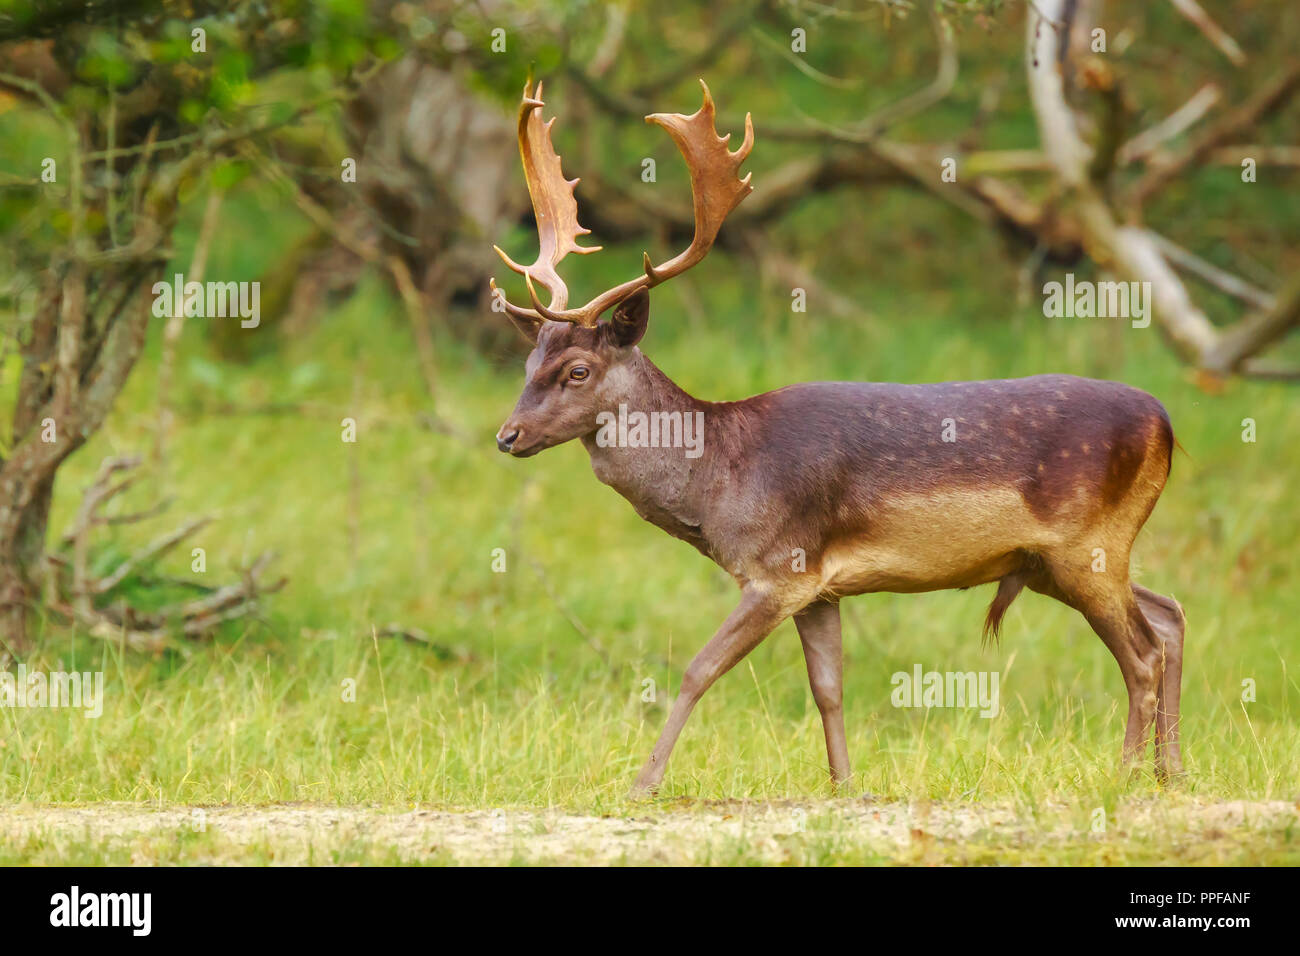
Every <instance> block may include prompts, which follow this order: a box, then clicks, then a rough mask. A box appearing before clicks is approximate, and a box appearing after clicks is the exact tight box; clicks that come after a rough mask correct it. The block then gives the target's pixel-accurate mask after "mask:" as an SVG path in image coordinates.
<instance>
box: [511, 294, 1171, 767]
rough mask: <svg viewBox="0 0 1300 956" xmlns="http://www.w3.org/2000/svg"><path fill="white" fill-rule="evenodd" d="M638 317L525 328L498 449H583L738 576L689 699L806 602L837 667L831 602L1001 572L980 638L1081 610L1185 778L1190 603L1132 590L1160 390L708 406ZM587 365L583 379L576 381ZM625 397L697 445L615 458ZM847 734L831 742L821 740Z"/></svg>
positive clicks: (804, 394) (641, 299) (617, 484)
mask: <svg viewBox="0 0 1300 956" xmlns="http://www.w3.org/2000/svg"><path fill="white" fill-rule="evenodd" d="M647 319H648V300H647V297H646V296H645V294H644V293H640V294H638V295H637V296H633V297H632V298H631V299H630V300H627V301H625V302H624V303H623V304H622V305H620V306H619V309H618V310H617V311H616V312H615V315H614V317H613V320H612V321H611V322H608V323H602V324H600V325H599V326H597V327H596V328H583V327H577V326H573V325H567V324H562V323H545V324H544V325H539V326H537V327H536V328H534V329H533V330H532V331H533V334H535V336H536V348H535V349H534V351H533V353H532V354H531V355H530V356H529V359H528V365H527V381H526V384H525V387H524V390H523V393H522V394H521V396H520V399H519V403H518V405H517V406H516V408H515V411H514V413H513V414H512V416H511V418H510V419H509V420H508V421H507V422H506V424H505V425H504V426H502V429H501V432H500V433H499V435H498V443H499V444H500V445H501V446H502V448H503V450H507V451H510V452H511V453H512V454H515V455H517V456H521V457H525V456H529V455H532V454H536V453H537V452H538V451H541V450H542V449H543V448H547V447H551V446H553V445H556V444H559V443H561V442H564V441H568V440H570V439H573V438H578V439H580V440H581V441H582V442H583V444H584V446H585V447H586V448H587V451H588V452H589V453H590V455H591V461H592V468H593V470H594V471H595V473H596V476H597V478H599V479H600V480H601V481H602V482H604V483H605V484H607V485H610V486H611V487H612V488H614V489H615V490H616V491H618V492H619V494H621V495H623V497H625V498H626V499H627V500H628V501H629V502H631V504H632V505H633V507H634V508H636V510H637V512H638V514H640V515H641V516H642V517H643V518H645V519H646V520H647V521H650V522H651V523H653V524H655V525H657V526H658V527H660V528H662V529H663V530H665V531H667V532H668V533H669V534H671V535H673V536H674V537H677V538H680V539H682V540H684V541H687V542H689V543H690V544H691V545H693V546H694V547H696V548H697V549H699V550H700V552H701V553H703V554H705V555H707V556H708V557H709V558H711V559H712V560H713V561H715V562H717V563H718V564H719V565H720V566H721V567H722V568H724V569H725V570H726V571H727V572H728V573H729V574H731V576H732V577H733V578H734V579H735V580H736V582H737V584H738V585H739V586H740V587H741V589H742V594H743V595H744V600H742V604H741V607H740V608H738V609H737V612H736V615H733V618H734V619H735V620H734V621H733V620H732V619H729V621H728V624H727V625H724V627H723V629H722V630H720V631H719V632H718V635H716V636H715V638H714V641H712V642H710V644H709V646H708V647H706V649H705V651H703V652H701V656H700V657H699V658H697V660H696V661H695V662H693V663H692V665H691V668H688V674H687V677H688V678H691V680H690V686H691V687H693V688H696V687H697V688H698V692H699V693H703V690H704V689H707V687H708V685H709V683H711V682H712V680H713V679H716V677H717V676H719V675H720V674H721V673H723V672H725V670H726V669H727V668H728V667H730V666H731V665H732V664H734V663H735V661H737V660H739V659H740V657H742V656H743V655H744V653H746V652H747V651H748V649H749V648H750V647H752V646H753V644H756V643H757V642H758V641H761V640H762V638H763V637H765V636H766V634H767V633H768V632H769V631H770V630H771V629H772V628H773V627H775V625H776V624H777V623H778V622H779V621H780V620H782V619H784V618H786V617H789V616H791V615H796V616H797V615H799V614H801V613H804V612H805V611H806V609H808V608H810V607H813V606H819V607H827V608H833V609H834V611H833V613H834V615H835V616H836V622H835V626H834V627H833V628H832V627H831V626H830V624H829V623H822V622H821V617H820V616H819V617H818V618H817V621H818V623H817V624H816V625H815V626H814V625H813V624H809V625H808V629H809V634H810V635H812V636H811V637H810V638H809V640H810V641H812V642H813V643H812V644H811V645H809V644H808V642H807V641H806V642H805V644H806V647H805V650H806V651H809V652H810V653H813V652H816V653H819V654H822V655H823V656H824V655H826V654H829V653H830V652H829V651H826V650H824V649H822V648H823V645H825V646H829V645H830V644H831V643H832V636H831V635H832V634H833V643H834V645H835V648H836V650H835V654H838V640H839V638H838V633H839V631H838V605H837V602H838V601H839V599H840V598H841V597H844V596H847V595H852V594H863V593H868V592H873V591H896V592H917V591H931V590H939V589H944V588H965V587H971V586H974V585H979V584H985V583H990V582H994V581H997V582H999V583H998V591H997V594H996V595H995V597H994V599H993V602H992V605H991V606H990V608H989V612H988V616H987V618H986V620H985V624H984V635H985V639H986V640H987V639H988V637H989V636H990V635H991V636H993V637H996V636H997V634H998V631H999V628H1000V626H1001V623H1002V618H1003V616H1004V614H1005V613H1006V610H1007V608H1008V607H1009V606H1010V604H1011V602H1012V601H1013V600H1014V599H1015V597H1016V596H1017V595H1018V594H1019V593H1020V591H1021V590H1022V589H1023V588H1024V587H1025V586H1026V585H1027V586H1028V587H1029V588H1030V589H1031V590H1035V591H1038V592H1040V593H1044V594H1048V595H1050V596H1052V597H1054V598H1056V599H1058V600H1061V601H1063V602H1065V603H1066V604H1069V605H1070V606H1071V607H1074V608H1076V609H1077V610H1079V611H1080V612H1081V613H1082V614H1083V615H1084V616H1085V617H1086V618H1087V619H1088V621H1089V623H1090V624H1092V626H1093V627H1094V629H1095V630H1096V631H1097V633H1098V634H1099V636H1101V637H1102V639H1103V641H1104V642H1105V643H1106V645H1107V647H1109V648H1110V650H1111V651H1112V653H1113V654H1114V655H1115V657H1116V660H1117V661H1118V662H1119V664H1120V668H1121V672H1122V673H1123V675H1124V679H1125V684H1126V686H1127V688H1128V690H1129V697H1130V711H1129V727H1128V731H1127V733H1126V735H1125V751H1124V752H1125V756H1126V758H1131V757H1132V756H1134V755H1135V754H1136V752H1137V751H1138V749H1139V748H1140V746H1141V743H1142V741H1143V740H1144V739H1145V734H1146V729H1147V727H1148V726H1149V724H1150V723H1151V721H1152V720H1155V719H1156V717H1157V714H1156V709H1157V705H1156V702H1157V698H1158V697H1162V696H1163V697H1164V698H1166V699H1169V700H1171V701H1172V702H1173V704H1174V707H1173V710H1172V712H1171V713H1169V714H1166V718H1167V719H1165V720H1164V723H1163V725H1162V726H1163V728H1164V732H1165V733H1164V738H1165V746H1164V749H1163V750H1162V751H1161V752H1160V753H1161V760H1162V763H1161V766H1162V769H1163V770H1167V771H1177V770H1178V769H1179V763H1178V744H1177V710H1176V703H1177V688H1176V687H1173V688H1170V687H1169V686H1168V677H1169V671H1168V669H1167V668H1166V667H1165V661H1166V659H1167V658H1169V657H1170V656H1171V655H1173V654H1174V653H1176V655H1177V658H1178V661H1179V668H1181V653H1182V615H1181V610H1178V611H1177V613H1176V614H1175V611H1174V609H1176V608H1177V604H1176V602H1173V601H1172V599H1169V598H1163V597H1161V596H1160V595H1155V594H1154V592H1148V591H1145V589H1140V590H1139V589H1138V588H1137V586H1136V585H1132V586H1130V582H1129V579H1128V568H1129V552H1130V549H1131V547H1132V544H1133V541H1134V539H1135V538H1136V537H1137V533H1138V531H1139V530H1140V529H1141V527H1142V525H1143V523H1144V522H1145V521H1146V519H1147V517H1148V516H1149V515H1150V513H1151V510H1152V508H1153V507H1154V506H1155V502H1156V499H1157V498H1158V497H1159V495H1160V492H1161V490H1162V489H1163V487H1164V484H1165V481H1166V479H1167V477H1168V475H1169V470H1170V457H1171V452H1172V449H1173V442H1174V439H1173V430H1172V427H1171V426H1170V422H1169V417H1168V415H1167V414H1166V412H1165V409H1164V408H1163V406H1161V404H1160V403H1159V402H1158V401H1156V399H1154V398H1152V397H1151V396H1150V395H1148V394H1146V393H1145V392H1142V391H1139V390H1137V389H1134V388H1130V387H1128V386H1126V385H1121V384H1117V383H1114V382H1103V381H1095V380H1092V379H1084V378H1076V377H1073V376H1068V375H1041V376H1035V377H1032V378H1024V379H1010V380H999V381H983V382H945V383H940V384H934V385H894V384H877V383H856V382H815V383H810V384H804V385H792V386H789V387H787V388H782V389H778V390H777V391H774V392H767V393H764V394H762V395H756V396H754V397H753V398H748V399H744V400H742V401H738V402H706V401H700V400H698V399H695V398H693V397H691V396H690V395H688V394H686V392H684V391H682V389H680V388H678V387H677V385H676V384H674V383H673V382H672V381H671V380H670V379H669V378H668V377H667V376H666V375H664V374H663V373H662V372H661V371H660V370H659V369H658V368H656V367H655V366H654V364H653V363H652V362H651V361H650V360H649V359H648V358H646V356H645V355H644V354H642V353H641V351H640V350H639V349H638V348H637V347H636V342H637V341H638V340H639V339H640V338H641V335H642V334H643V332H644V330H645V324H646V321H647ZM575 365H581V366H583V367H584V368H586V369H589V371H590V374H589V375H588V376H586V377H585V379H584V380H582V381H573V380H572V379H571V377H570V374H571V371H572V369H573V368H574V367H575ZM620 404H626V405H627V406H628V407H629V408H630V409H632V410H636V411H643V412H651V411H654V412H659V411H669V412H681V413H683V414H690V413H694V412H697V411H699V412H703V414H704V445H703V454H702V455H701V456H700V457H699V458H696V459H690V458H687V457H685V456H684V454H683V451H682V450H681V449H680V448H624V447H602V446H601V445H600V444H599V443H598V442H597V440H596V436H597V418H596V416H597V415H598V413H600V412H602V411H614V410H616V409H617V408H618V407H619V405H620ZM945 427H949V428H953V427H955V429H956V440H955V441H945V440H944V431H945ZM1098 549H1100V550H1098ZM1099 554H1100V555H1102V556H1103V557H1104V564H1105V567H1104V569H1100V559H1099V558H1098V557H1097V555H1099ZM800 555H802V563H801V562H800V560H799V558H798V556H800ZM825 613H827V614H829V613H832V612H831V611H827V612H825ZM823 616H824V615H823ZM1152 616H1156V617H1158V619H1159V621H1158V623H1154V622H1153V621H1152V620H1151V618H1152ZM802 633H804V632H803V631H802V630H801V634H802ZM1175 644H1176V645H1177V646H1176V648H1175V647H1174V645H1175ZM810 648H811V650H810ZM828 659H829V658H828ZM692 668H694V669H695V670H694V672H693V671H692ZM816 673H817V674H820V675H831V674H835V675H837V674H838V670H837V669H836V668H833V667H831V666H830V665H829V664H826V665H825V666H819V667H818V668H817V669H816ZM693 674H694V677H692V675H693ZM813 674H814V669H813V668H812V666H811V663H810V677H812V676H813ZM695 678H698V679H695ZM822 680H823V684H822V686H821V687H820V689H819V687H818V685H817V682H816V680H814V692H815V693H820V694H821V695H822V698H827V697H828V695H831V694H832V693H833V691H832V689H831V687H830V685H829V684H828V683H827V682H829V681H831V680H832V678H830V677H826V676H823V677H822ZM834 681H835V682H836V686H838V677H837V676H836V677H835V678H834ZM689 696H691V695H688V697H689ZM693 702H694V701H693V700H690V703H689V704H688V705H684V707H685V710H684V711H683V712H681V713H679V712H678V711H677V709H676V708H675V709H674V715H673V717H672V718H671V719H670V722H669V727H668V729H667V730H665V734H664V737H663V738H661V740H660V745H659V746H657V747H656V751H655V755H653V756H652V758H651V761H650V763H648V764H647V767H646V770H644V771H643V772H642V775H641V777H640V778H638V779H639V785H640V786H644V787H648V786H653V785H657V783H658V780H659V778H660V777H662V773H663V771H662V761H663V760H666V759H667V752H668V751H669V750H671V746H672V742H673V740H675V738H676V734H677V732H678V731H679V730H680V725H681V724H682V723H684V721H685V714H687V713H689V709H690V706H693ZM1162 713H1163V711H1162ZM823 716H824V717H825V714H824V715H823ZM827 727H828V734H830V733H831V729H830V728H831V724H829V723H828V725H827ZM840 743H842V742H841V741H832V740H831V739H830V737H828V746H831V745H832V744H835V745H836V746H838V745H839V744H840ZM841 749H842V748H841ZM831 753H832V771H833V772H834V773H836V775H837V776H840V775H841V774H840V771H841V770H844V771H847V766H846V761H844V762H843V763H844V764H845V765H844V766H839V767H837V766H836V762H837V757H836V755H835V754H836V750H835V748H834V747H832V750H831Z"/></svg>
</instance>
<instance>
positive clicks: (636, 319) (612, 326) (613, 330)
mask: <svg viewBox="0 0 1300 956" xmlns="http://www.w3.org/2000/svg"><path fill="white" fill-rule="evenodd" d="M649 321H650V293H649V291H647V290H646V289H638V290H637V291H635V292H633V293H632V294H631V295H630V296H628V297H627V298H626V299H624V300H623V301H622V302H620V303H619V304H618V305H616V306H615V307H614V314H613V316H611V317H610V320H609V331H610V334H611V335H612V336H613V339H614V342H615V343H616V344H618V345H620V346H623V347H624V348H626V347H627V346H629V345H636V344H637V343H638V342H640V341H641V336H643V335H645V329H646V325H647V324H648V323H649Z"/></svg>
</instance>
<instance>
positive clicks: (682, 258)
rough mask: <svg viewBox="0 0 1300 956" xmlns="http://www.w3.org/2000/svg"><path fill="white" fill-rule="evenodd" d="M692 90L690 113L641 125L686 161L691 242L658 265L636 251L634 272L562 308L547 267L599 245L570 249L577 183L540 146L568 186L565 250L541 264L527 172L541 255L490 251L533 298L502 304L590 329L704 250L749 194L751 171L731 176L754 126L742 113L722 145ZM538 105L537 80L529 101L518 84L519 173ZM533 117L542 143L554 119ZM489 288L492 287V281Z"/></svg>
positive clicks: (712, 110)
mask: <svg viewBox="0 0 1300 956" xmlns="http://www.w3.org/2000/svg"><path fill="white" fill-rule="evenodd" d="M700 88H701V90H702V91H703V93H704V102H703V103H702V104H701V106H700V108H699V109H698V110H696V111H695V112H694V113H692V114H691V115H690V116H683V115H682V114H680V113H652V114H650V115H649V116H647V117H646V118H645V119H646V122H647V123H654V124H655V125H657V126H661V127H663V129H664V130H666V131H667V133H668V135H669V136H670V137H672V140H673V142H674V143H676V145H677V149H678V151H679V152H681V154H682V158H683V159H685V160H686V165H687V168H688V169H689V170H690V175H691V196H692V201H693V205H694V212H695V235H694V237H693V238H692V239H691V244H690V245H689V246H687V248H686V249H684V250H683V251H682V252H680V253H678V254H677V255H676V256H674V257H673V258H671V259H669V260H668V261H667V262H665V263H663V264H662V265H658V266H656V265H654V264H653V263H652V262H651V261H650V255H649V253H643V254H642V275H639V276H637V277H636V278H634V279H629V280H628V281H626V282H624V283H622V284H621V285H617V286H615V287H614V288H612V289H608V290H607V291H605V292H602V293H601V294H600V295H598V296H596V298H594V299H592V300H591V301H590V302H588V303H587V304H586V305H584V306H581V307H580V308H576V309H565V308H564V306H565V303H566V300H567V297H568V289H567V288H566V287H565V285H564V283H563V281H561V279H560V277H559V275H558V274H556V272H555V268H554V266H555V264H556V263H558V262H559V260H560V259H562V258H563V257H564V255H565V254H566V253H568V252H581V253H586V252H595V251H596V249H599V248H600V247H599V246H596V247H594V248H584V247H581V246H578V245H577V244H576V242H575V241H574V240H576V238H577V236H578V235H583V234H586V233H587V232H588V230H586V229H583V228H582V227H581V226H579V225H578V221H577V203H576V201H574V200H573V186H574V185H576V184H577V180H576V179H575V180H573V181H572V182H568V181H565V180H563V177H562V176H560V172H559V170H560V166H559V158H558V157H555V154H554V150H553V149H548V152H549V155H550V156H551V157H554V159H553V169H554V174H555V175H556V176H560V180H561V181H562V182H565V183H566V185H567V186H568V190H567V192H565V193H564V194H563V195H564V196H565V197H567V200H568V204H567V205H564V206H563V211H565V212H568V211H570V210H571V219H569V220H566V223H567V224H570V225H571V226H572V231H570V230H569V229H567V228H566V229H563V230H560V231H559V232H558V233H556V235H557V236H558V237H559V238H563V237H564V236H569V240H568V242H569V245H568V247H567V248H566V247H564V246H562V245H558V244H557V245H556V246H554V248H555V249H561V250H562V251H560V252H559V254H558V255H555V256H553V257H552V258H550V260H549V265H548V264H547V261H546V260H547V249H548V247H547V238H548V237H547V234H546V233H545V232H544V231H543V219H542V209H541V208H539V207H538V203H537V197H536V194H535V193H534V191H533V182H534V179H535V176H533V175H529V193H530V194H533V195H534V200H533V204H534V209H536V210H537V213H538V216H537V228H538V233H539V235H540V236H541V239H542V246H543V249H542V254H541V255H539V256H538V260H537V262H536V263H534V264H533V265H532V266H528V267H522V266H520V265H518V264H517V263H515V262H513V261H512V260H511V259H510V257H509V256H507V255H506V254H505V253H504V252H502V251H501V250H500V249H497V252H498V254H500V256H501V258H502V259H503V260H504V261H505V263H506V265H507V266H509V267H510V268H511V269H513V270H514V271H515V272H518V273H520V274H522V275H523V276H524V279H525V282H526V283H527V285H528V295H529V298H530V299H531V300H532V303H533V308H532V309H531V310H530V309H521V308H519V307H518V306H514V305H511V304H510V303H509V302H506V303H505V306H506V309H507V311H508V312H509V313H510V314H511V315H512V316H515V317H516V318H527V319H531V320H534V321H537V320H541V319H551V320H553V321H560V322H575V323H577V324H579V325H585V326H594V325H595V324H596V323H597V321H599V319H600V316H601V315H602V314H603V313H604V312H605V311H606V310H608V309H609V308H610V307H611V306H614V305H616V304H618V303H619V302H621V301H622V300H623V299H625V298H627V297H628V296H629V295H631V294H632V293H634V292H637V291H638V290H640V289H648V288H651V287H653V286H656V285H658V284H659V283H661V282H665V281H667V280H668V279H671V278H673V277H674V276H678V275H681V274H682V273H683V272H685V271H686V270H687V269H689V268H691V266H694V265H695V264H697V263H698V262H699V261H700V260H701V259H703V258H704V257H705V256H706V255H707V254H708V252H709V250H710V249H711V248H712V247H713V243H714V241H715V240H716V239H717V237H718V230H719V229H721V228H722V223H723V221H724V220H725V219H726V218H727V216H728V215H730V213H731V211H732V210H733V209H735V208H736V207H737V206H738V205H740V203H741V201H742V200H744V198H745V197H746V196H748V195H749V194H750V193H751V192H753V188H754V187H753V186H751V185H750V178H751V175H752V174H749V173H746V174H745V177H744V178H743V179H741V178H739V170H740V165H741V164H742V163H743V162H744V161H745V160H746V158H748V156H749V152H750V150H751V149H752V148H753V146H754V123H753V120H752V118H751V117H750V115H749V114H748V113H746V114H745V138H744V140H743V141H742V142H741V144H740V146H739V147H738V148H737V149H735V150H728V149H727V143H728V142H729V141H730V139H731V134H729V133H728V134H727V135H726V136H719V135H718V131H717V127H716V126H715V116H716V107H715V105H714V102H713V94H712V93H710V92H709V87H708V85H707V84H706V83H705V82H704V81H703V80H700ZM530 104H535V105H530ZM540 105H541V85H540V84H539V85H538V88H537V99H536V100H533V99H531V98H530V90H529V87H528V86H525V87H524V105H523V106H521V108H520V125H519V129H520V133H519V136H520V152H521V154H522V155H523V156H524V166H525V173H526V174H528V173H529V168H528V167H529V151H528V150H527V149H525V146H524V141H525V131H526V124H529V125H531V124H532V122H533V118H534V117H536V116H539V114H537V113H536V110H537V107H539V106H540ZM537 122H538V124H539V125H540V127H541V132H542V133H543V134H545V145H546V146H547V147H548V148H549V147H550V126H551V123H554V122H555V121H554V119H552V120H551V121H550V123H546V124H544V125H541V121H540V119H538V120H537ZM528 132H529V133H531V132H532V130H531V128H529V129H528ZM494 248H495V247H494ZM534 280H536V281H537V282H540V283H541V284H542V285H544V286H546V287H547V289H548V290H550V292H551V302H550V305H548V306H543V305H542V303H541V301H540V299H539V298H538V296H537V291H536V289H535V288H534V285H533V282H534ZM493 288H494V289H495V288H496V286H495V284H493Z"/></svg>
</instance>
